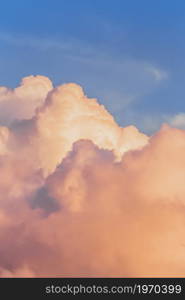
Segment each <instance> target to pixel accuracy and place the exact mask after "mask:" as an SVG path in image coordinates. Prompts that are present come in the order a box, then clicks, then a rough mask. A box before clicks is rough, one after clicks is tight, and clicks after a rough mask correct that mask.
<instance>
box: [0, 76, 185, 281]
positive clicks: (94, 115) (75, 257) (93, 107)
mask: <svg viewBox="0 0 185 300" xmlns="http://www.w3.org/2000/svg"><path fill="white" fill-rule="evenodd" d="M35 80H36V81H37V83H38V81H39V87H38V86H37V84H36V82H35ZM41 82H42V83H41ZM35 85H36V86H35ZM25 86H27V87H26V88H25ZM21 87H22V88H23V92H21V95H22V98H21V99H22V100H21V101H22V102H26V103H29V101H31V102H32V103H34V109H33V106H32V105H31V106H29V105H28V108H27V109H28V110H27V111H26V112H25V110H23V112H22V115H20V117H19V118H18V117H17V115H16V113H17V111H16V109H15V116H13V114H12V115H11V121H14V120H16V119H19V120H18V121H16V122H13V123H12V122H11V125H9V126H8V125H7V126H6V125H5V124H4V125H3V126H1V127H0V172H1V176H0V228H1V230H0V245H1V246H0V276H1V277H43V276H49V277H53V276H54V277H56V276H57V277H62V276H69V277H70V276H77V277H81V276H83V277H84V276H93V277H94V276H111V277H114V276H129V277H133V276H172V277H174V276H184V274H185V255H184V245H185V241H184V195H185V187H184V181H185V171H184V167H183V166H184V163H185V161H184V151H185V132H184V131H183V130H180V129H175V128H171V127H169V126H167V125H164V126H163V127H162V128H161V130H160V131H159V132H157V133H156V134H154V135H153V136H152V137H148V136H146V135H144V134H142V133H141V132H139V131H138V130H137V128H135V127H134V126H129V127H125V128H121V127H119V126H118V125H117V124H116V122H115V121H114V118H113V117H112V116H111V115H110V114H109V112H108V111H107V110H106V109H105V107H104V106H102V105H101V104H99V103H98V101H97V100H95V99H89V98H87V96H86V95H85V94H84V92H83V90H82V88H81V87H80V86H78V85H76V84H74V83H69V84H64V85H62V86H58V87H56V88H53V87H52V84H51V82H50V81H49V79H47V78H45V77H40V76H39V77H28V78H26V79H24V81H23V84H22V85H21ZM37 87H38V88H37ZM17 89H19V87H18V88H17ZM17 89H15V90H14V91H11V101H9V104H8V106H9V107H11V105H14V100H15V101H17V102H18V100H17V92H16V90H17ZM3 90H4V92H5V91H6V90H7V91H9V89H6V88H3ZM39 91H40V92H39ZM9 92H10V91H9ZM38 98H39V100H38ZM8 99H9V98H8ZM3 101H4V102H6V100H3ZM20 107H21V106H20ZM10 111H11V110H10ZM11 112H13V110H12V111H11Z"/></svg>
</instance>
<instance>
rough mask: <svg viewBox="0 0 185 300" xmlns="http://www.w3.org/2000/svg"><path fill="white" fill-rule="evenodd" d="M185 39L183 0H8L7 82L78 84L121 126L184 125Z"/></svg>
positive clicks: (3, 21) (3, 78)
mask: <svg viewBox="0 0 185 300" xmlns="http://www.w3.org/2000/svg"><path fill="white" fill-rule="evenodd" d="M184 36H185V3H184V1H181V0H179V1H175V0H164V1H159V0H155V1H153V0H151V1H147V0H140V1H136V0H129V1H128V0H116V1H113V0H101V1H98V0H93V1H91V0H87V1H84V0H78V1H76V0H69V1H64V0H55V1H51V0H41V1H36V0H28V1H26V2H25V1H24V0H16V1H10V0H6V1H4V0H2V1H1V11H0V85H1V86H8V87H12V88H13V87H15V86H16V85H17V84H18V83H19V82H20V80H21V78H22V77H25V76H27V75H44V76H48V77H49V78H50V79H51V80H52V81H53V83H54V84H55V85H58V84H61V83H67V82H76V83H78V84H80V85H81V86H82V87H83V88H84V90H85V93H86V94H87V95H88V96H89V97H95V98H97V99H98V100H99V102H100V103H102V104H103V105H105V106H106V108H107V109H108V110H109V111H110V112H111V113H112V114H113V115H114V118H115V119H116V121H117V122H118V123H119V124H120V125H122V126H125V125H128V124H135V125H136V126H137V127H138V128H139V129H141V130H142V131H144V132H146V133H149V134H150V133H153V132H154V131H155V130H157V129H158V128H159V127H160V125H161V124H162V123H163V122H168V123H170V124H172V125H173V123H174V122H175V124H176V126H179V127H180V128H184V127H185V117H184V115H183V113H184V111H185V104H184V86H185V71H184V70H185V60H184V57H185V54H184V53H185V39H184ZM179 118H180V121H179Z"/></svg>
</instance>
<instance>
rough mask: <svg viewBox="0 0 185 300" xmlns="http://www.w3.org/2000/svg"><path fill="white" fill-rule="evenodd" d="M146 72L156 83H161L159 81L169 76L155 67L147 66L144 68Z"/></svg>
mask: <svg viewBox="0 0 185 300" xmlns="http://www.w3.org/2000/svg"><path fill="white" fill-rule="evenodd" d="M146 70H147V71H148V72H149V73H150V74H151V75H152V76H153V77H154V78H155V80H156V81H161V80H165V79H167V78H168V76H169V74H168V73H167V72H166V71H164V70H161V69H159V68H157V67H155V66H152V65H151V66H150V65H149V66H148V67H147V68H146Z"/></svg>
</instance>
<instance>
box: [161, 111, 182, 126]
mask: <svg viewBox="0 0 185 300" xmlns="http://www.w3.org/2000/svg"><path fill="white" fill-rule="evenodd" d="M166 120H167V122H168V123H169V124H170V125H171V126H173V127H177V128H180V129H185V113H179V114H176V115H174V116H168V117H166Z"/></svg>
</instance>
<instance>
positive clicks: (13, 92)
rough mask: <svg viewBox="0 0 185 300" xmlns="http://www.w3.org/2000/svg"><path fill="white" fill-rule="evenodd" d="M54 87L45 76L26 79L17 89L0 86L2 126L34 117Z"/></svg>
mask: <svg viewBox="0 0 185 300" xmlns="http://www.w3.org/2000/svg"><path fill="white" fill-rule="evenodd" d="M52 87H53V86H52V83H51V81H50V80H49V79H48V78H47V77H45V76H28V77H25V78H23V79H22V81H21V84H20V86H19V87H17V88H15V89H10V88H7V87H3V86H0V124H1V125H10V124H11V123H12V122H13V121H15V120H22V119H30V118H31V117H33V115H34V112H35V109H36V107H38V106H39V105H41V104H42V103H43V101H44V99H45V97H46V95H47V94H48V92H49V91H50V90H51V89H52Z"/></svg>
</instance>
